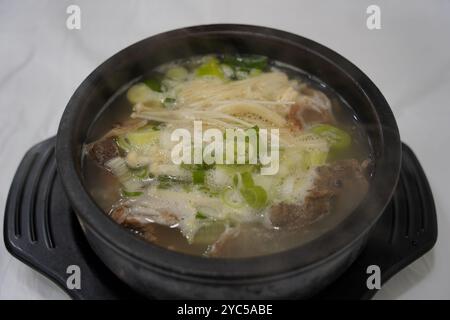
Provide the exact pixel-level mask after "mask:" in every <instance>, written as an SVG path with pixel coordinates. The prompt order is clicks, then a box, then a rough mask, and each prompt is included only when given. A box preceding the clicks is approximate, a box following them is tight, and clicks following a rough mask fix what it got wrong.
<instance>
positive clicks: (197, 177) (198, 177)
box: [192, 170, 205, 184]
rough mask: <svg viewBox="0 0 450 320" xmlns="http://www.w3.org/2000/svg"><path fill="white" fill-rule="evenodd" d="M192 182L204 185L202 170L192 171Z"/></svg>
mask: <svg viewBox="0 0 450 320" xmlns="http://www.w3.org/2000/svg"><path fill="white" fill-rule="evenodd" d="M192 182H193V183H194V184H204V183H205V171H204V170H194V171H192Z"/></svg>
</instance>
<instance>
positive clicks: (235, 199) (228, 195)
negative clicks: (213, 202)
mask: <svg viewBox="0 0 450 320" xmlns="http://www.w3.org/2000/svg"><path fill="white" fill-rule="evenodd" d="M221 199H222V201H223V203H224V204H226V205H227V206H229V207H231V208H234V209H240V208H242V207H244V205H245V202H243V199H242V196H241V194H240V193H239V192H238V191H236V190H235V189H233V188H226V189H225V190H223V192H222V193H221Z"/></svg>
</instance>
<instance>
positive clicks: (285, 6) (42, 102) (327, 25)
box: [0, 0, 450, 299]
mask: <svg viewBox="0 0 450 320" xmlns="http://www.w3.org/2000/svg"><path fill="white" fill-rule="evenodd" d="M70 4H76V5H79V6H80V8H81V23H82V24H81V30H68V29H67V28H66V18H67V14H66V8H67V7H68V6H69V5H70ZM370 4H377V5H379V6H380V8H381V26H382V28H381V30H372V31H370V30H368V29H367V27H366V18H367V14H366V8H367V7H368V6H369V5H370ZM225 22H228V23H246V24H255V25H264V26H269V27H274V28H278V29H282V30H286V31H290V32H293V33H297V34H299V35H302V36H305V37H307V38H310V39H313V40H315V41H318V42H319V43H322V44H324V45H326V46H328V47H330V48H332V49H334V50H335V51H337V52H339V53H341V54H342V55H344V56H345V57H347V58H348V59H349V60H350V61H352V62H353V63H355V64H356V65H357V66H358V67H360V68H361V69H362V70H363V71H364V72H365V73H366V74H367V75H368V76H369V77H370V78H371V79H372V80H373V81H374V82H375V84H376V85H377V86H378V87H379V88H380V89H381V91H382V92H383V93H384V95H385V97H386V98H387V100H388V102H389V103H390V105H391V107H392V109H393V111H394V113H395V116H396V118H397V120H398V124H399V127H400V132H401V135H402V140H403V141H405V142H406V143H408V144H409V145H410V146H411V147H412V148H413V149H414V151H415V153H416V154H417V156H418V157H419V159H420V161H421V163H422V165H423V167H424V169H425V171H426V174H427V176H428V178H429V181H430V184H431V187H432V189H433V192H434V196H435V202H436V208H437V213H438V220H439V239H438V242H437V245H436V246H435V248H434V249H433V250H432V251H431V252H429V253H427V254H426V255H425V256H424V257H422V258H421V259H419V260H418V261H416V262H415V263H414V264H412V265H410V266H409V267H407V268H406V269H404V270H403V271H402V272H400V273H399V274H398V275H396V276H395V277H394V278H393V279H391V280H390V281H389V282H388V283H387V284H386V285H385V286H384V287H383V288H382V289H381V291H380V292H379V293H378V294H377V295H376V298H389V299H391V298H392V299H421V298H424V299H429V298H441V299H442V298H446V299H448V298H450V280H449V276H448V270H449V265H450V258H449V243H450V235H449V230H450V196H449V195H448V190H449V181H450V170H449V169H448V167H447V164H448V157H449V156H450V151H449V150H450V148H448V147H447V143H448V141H449V138H450V129H449V120H450V104H449V98H450V2H449V1H430V2H424V1H395V2H394V1H372V0H371V1H361V0H355V1H308V2H306V1H298V0H292V1H288V0H278V1H273V0H250V1H246V0H227V1H211V0H209V1H208V0H187V1H186V0H183V1H175V0H164V1H163V0H160V1H111V0H108V1H92V0H91V1H77V0H72V1H60V0H53V1H23V0H21V1H5V0H3V1H0V173H1V174H0V176H1V178H2V179H1V181H0V208H4V205H5V202H6V197H7V193H8V189H9V186H10V183H11V180H12V178H13V175H14V172H15V170H16V168H17V165H18V163H19V161H20V160H21V158H22V156H23V155H24V153H25V151H26V150H27V149H28V148H29V147H30V146H32V145H33V144H34V143H36V142H39V141H41V140H43V139H45V138H47V137H50V136H52V135H54V134H55V133H56V130H57V126H58V122H59V119H60V117H61V114H62V112H63V110H64V107H65V105H66V103H67V101H68V100H69V98H70V96H71V95H72V93H73V92H74V90H75V89H76V88H77V86H78V85H79V84H80V83H81V82H82V80H83V79H84V78H85V77H86V76H87V75H88V74H89V73H90V72H91V71H92V70H93V69H94V68H95V67H96V66H98V65H99V64H100V63H101V62H102V61H104V60H105V59H106V58H108V57H110V56H111V55H113V54H114V53H115V52H117V51H118V50H120V49H122V48H124V47H126V46H128V45H130V44H132V43H134V42H136V41H138V40H140V39H143V38H145V37H148V36H150V35H154V34H156V33H159V32H162V31H166V30H171V29H175V28H180V27H185V26H190V25H198V24H207V23H225ZM0 216H1V217H3V210H0ZM1 230H2V231H0V232H3V229H1ZM2 238H3V237H2ZM0 298H19V299H48V298H55V299H65V298H67V296H66V294H65V293H63V292H62V291H61V290H60V289H59V288H57V287H56V286H55V285H54V284H52V283H51V282H50V281H49V280H47V279H46V278H44V277H43V276H41V275H40V274H38V273H37V272H35V271H33V270H31V269H30V268H29V267H27V266H25V265H24V264H22V263H20V262H19V261H17V260H16V259H14V258H12V257H11V256H10V255H9V254H8V253H7V252H6V250H5V248H4V246H3V245H0Z"/></svg>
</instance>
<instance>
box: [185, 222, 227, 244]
mask: <svg viewBox="0 0 450 320" xmlns="http://www.w3.org/2000/svg"><path fill="white" fill-rule="evenodd" d="M224 231H225V225H224V224H223V223H222V222H213V223H211V224H207V225H205V226H203V227H201V228H200V229H199V230H198V231H197V233H196V234H195V236H194V239H193V241H192V243H194V244H200V245H209V244H213V243H214V242H215V241H216V240H217V239H218V238H219V237H220V235H221V234H222V233H223V232H224Z"/></svg>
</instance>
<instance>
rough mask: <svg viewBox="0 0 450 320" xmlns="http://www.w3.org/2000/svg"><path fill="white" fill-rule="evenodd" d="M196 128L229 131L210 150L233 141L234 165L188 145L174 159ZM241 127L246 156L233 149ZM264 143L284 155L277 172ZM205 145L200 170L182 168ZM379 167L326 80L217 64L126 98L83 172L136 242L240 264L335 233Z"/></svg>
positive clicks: (242, 63)
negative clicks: (234, 135) (177, 133)
mask: <svg viewBox="0 0 450 320" xmlns="http://www.w3.org/2000/svg"><path fill="white" fill-rule="evenodd" d="M194 122H195V123H194ZM196 123H197V124H198V123H200V124H201V126H202V129H203V132H205V131H206V130H208V129H215V130H216V131H215V132H216V133H217V132H219V133H220V135H219V136H216V137H215V138H216V139H212V138H211V139H210V141H209V142H210V145H211V146H219V145H220V143H219V142H223V143H222V148H223V150H224V157H225V156H227V157H228V156H229V154H228V153H226V152H225V150H228V151H230V150H231V151H230V152H232V153H234V158H235V159H234V161H233V162H232V163H226V161H225V160H226V159H224V161H223V163H221V162H220V161H213V162H212V163H211V161H210V160H209V161H207V159H206V158H205V157H204V156H205V153H204V151H205V148H207V146H208V141H205V140H202V141H200V142H199V144H196V142H195V141H193V142H192V143H187V144H186V143H185V142H184V144H183V145H184V146H186V145H187V146H188V147H190V149H183V150H184V151H185V150H189V152H190V153H191V154H189V155H188V156H189V157H187V156H186V157H182V160H183V161H181V163H180V161H178V162H177V161H175V160H174V155H175V156H176V155H178V156H179V155H180V154H177V152H174V150H175V149H174V148H176V146H177V145H179V146H180V140H177V139H176V137H174V132H175V131H176V130H177V129H181V130H183V132H185V133H189V134H191V136H195V130H196V129H195V128H196V127H195V126H196ZM236 129H238V131H236V132H239V133H241V134H243V135H244V138H243V139H244V140H242V141H241V142H242V143H243V144H242V147H243V148H242V149H241V151H236V150H239V149H237V148H238V146H236V144H237V142H238V141H237V140H235V139H230V133H231V132H232V130H236ZM217 130H218V131H217ZM211 132H212V131H211ZM264 132H265V133H266V134H267V135H266V138H265V139H264V135H263V133H264ZM275 133H278V136H277V135H276V134H275ZM253 134H254V136H253ZM219 138H220V139H219ZM227 138H228V139H227ZM252 138H253V139H252ZM230 141H231V142H233V143H234V144H233V145H232V146H231V147H230V146H228V145H227V144H229V143H230ZM212 142H213V143H212ZM263 142H267V143H266V147H267V148H268V149H269V150H270V151H271V152H270V155H271V156H274V155H276V154H278V157H273V159H272V160H273V161H276V162H277V163H276V164H277V165H276V169H277V170H272V171H271V172H269V173H267V172H268V171H269V170H268V164H267V162H264V161H263V159H264V157H263V156H264V154H263V153H262V150H263V149H264V144H263ZM198 146H200V147H201V148H202V150H203V153H202V155H203V158H202V159H201V160H200V162H198V161H197V162H196V163H192V161H184V160H186V159H188V158H190V159H194V158H195V156H194V154H195V152H196V148H197V147H198ZM228 147H229V148H228ZM227 148H228V149H227ZM218 150H221V149H220V148H219V147H218V149H214V150H213V151H212V152H211V153H210V155H212V156H213V157H214V159H216V160H217V159H218V158H220V157H218V156H217V154H218ZM242 150H243V151H242ZM273 150H276V152H275V153H274V151H273ZM239 152H241V153H239ZM239 154H242V155H243V156H244V159H245V161H244V163H238V161H237V158H238V155H239ZM183 155H184V153H183ZM216 156H217V157H216ZM250 158H252V159H253V160H254V161H253V162H252V161H250ZM370 159H371V154H370V144H369V141H368V139H367V136H366V135H365V132H364V130H363V129H362V126H361V125H360V123H359V121H358V118H357V116H356V114H355V113H354V111H353V110H352V108H351V107H350V106H348V105H347V103H346V102H345V101H344V100H343V99H342V98H341V97H340V96H339V95H338V94H336V92H334V91H333V90H332V89H331V88H329V87H328V86H327V85H326V84H324V83H322V82H321V81H320V80H319V79H315V78H314V77H312V76H310V75H308V74H306V73H305V72H303V71H302V70H299V69H296V68H294V67H292V66H289V65H286V64H283V63H280V62H277V61H271V60H269V59H268V58H266V57H263V56H253V55H252V56H250V55H233V56H228V55H225V56H224V55H207V56H196V57H192V58H189V59H185V60H179V61H173V62H170V63H167V64H164V65H161V66H159V67H158V68H156V69H154V70H150V71H149V72H146V73H145V74H144V75H143V76H142V77H140V78H139V79H136V80H135V81H133V82H132V83H131V84H128V85H125V86H124V87H123V88H122V89H121V90H119V92H117V93H116V95H114V96H113V97H112V98H111V99H110V100H109V102H108V103H107V105H106V106H105V108H104V111H103V112H102V114H101V115H100V116H99V119H98V120H97V121H96V123H95V124H94V126H93V127H92V128H91V130H90V132H89V135H88V141H87V143H86V144H85V146H84V157H83V172H84V181H85V185H86V187H87V189H88V190H89V191H90V194H91V196H92V197H93V198H94V200H95V201H96V203H97V204H98V205H99V206H100V207H101V208H102V209H103V211H104V212H105V214H107V215H109V216H110V217H111V218H112V219H114V220H115V221H116V222H117V223H119V224H121V225H123V226H124V227H125V228H127V229H128V230H129V231H130V232H134V233H136V234H137V235H138V236H141V237H143V238H145V239H146V240H148V241H150V242H152V243H154V244H157V245H160V246H163V247H166V248H168V249H170V250H175V251H179V252H184V253H188V254H194V255H203V256H208V257H232V258H237V257H248V256H256V255H264V254H270V253H274V252H279V251H283V250H287V249H290V248H292V247H295V246H299V245H301V244H303V243H305V242H307V241H310V240H312V239H314V238H316V237H318V236H320V235H321V234H323V233H324V232H326V231H327V230H329V229H330V228H333V227H334V226H336V225H337V224H338V223H339V222H340V221H342V219H344V218H345V217H346V216H348V215H349V214H350V213H351V212H352V211H353V210H354V208H355V207H356V206H357V205H358V204H359V203H360V202H361V201H362V199H363V198H364V196H365V194H366V192H367V190H368V185H369V180H370V168H371V160H370Z"/></svg>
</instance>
